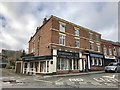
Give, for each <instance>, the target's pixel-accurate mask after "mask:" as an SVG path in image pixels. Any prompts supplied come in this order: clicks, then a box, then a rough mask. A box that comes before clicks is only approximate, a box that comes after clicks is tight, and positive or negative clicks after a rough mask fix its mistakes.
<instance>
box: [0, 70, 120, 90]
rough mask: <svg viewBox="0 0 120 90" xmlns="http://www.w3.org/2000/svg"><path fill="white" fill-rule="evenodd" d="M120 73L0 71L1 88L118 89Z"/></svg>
mask: <svg viewBox="0 0 120 90" xmlns="http://www.w3.org/2000/svg"><path fill="white" fill-rule="evenodd" d="M119 74H120V73H97V74H86V75H79V76H78V75H77V76H64V77H63V76H59V77H56V76H50V77H49V76H40V75H35V76H28V75H21V74H15V73H14V72H11V71H9V70H6V69H3V70H2V77H1V78H0V81H1V83H2V87H3V88H118V87H119V86H120V84H119V83H120V80H119V77H120V75H119Z"/></svg>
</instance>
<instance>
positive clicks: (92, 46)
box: [90, 42, 94, 50]
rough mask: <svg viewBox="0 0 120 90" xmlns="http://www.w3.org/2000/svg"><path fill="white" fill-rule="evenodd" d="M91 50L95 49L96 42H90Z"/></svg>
mask: <svg viewBox="0 0 120 90" xmlns="http://www.w3.org/2000/svg"><path fill="white" fill-rule="evenodd" d="M90 50H94V43H92V42H90Z"/></svg>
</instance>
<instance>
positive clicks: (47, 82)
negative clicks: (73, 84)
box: [34, 79, 53, 83]
mask: <svg viewBox="0 0 120 90" xmlns="http://www.w3.org/2000/svg"><path fill="white" fill-rule="evenodd" d="M34 80H35V81H41V82H47V83H53V82H51V81H46V80H37V79H34Z"/></svg>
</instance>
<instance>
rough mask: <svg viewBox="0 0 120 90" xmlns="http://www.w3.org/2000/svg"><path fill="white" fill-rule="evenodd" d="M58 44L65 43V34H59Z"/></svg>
mask: <svg viewBox="0 0 120 90" xmlns="http://www.w3.org/2000/svg"><path fill="white" fill-rule="evenodd" d="M59 44H60V45H65V35H61V34H60V35H59Z"/></svg>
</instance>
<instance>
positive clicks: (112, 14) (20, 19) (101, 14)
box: [0, 2, 118, 50]
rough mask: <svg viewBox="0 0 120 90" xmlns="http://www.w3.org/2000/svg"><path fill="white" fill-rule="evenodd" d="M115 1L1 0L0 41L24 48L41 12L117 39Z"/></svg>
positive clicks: (15, 47)
mask: <svg viewBox="0 0 120 90" xmlns="http://www.w3.org/2000/svg"><path fill="white" fill-rule="evenodd" d="M117 5H118V4H117V2H116V3H115V2H112V3H108V2H99V3H98V2H96V3H94V2H32V3H30V2H8V3H7V2H6V3H5V2H4V3H0V9H1V12H0V28H2V29H1V30H0V34H1V36H0V43H2V47H1V48H0V49H2V48H4V49H14V50H16V49H17V50H18V49H26V48H28V41H29V39H30V37H31V36H32V35H33V34H34V33H35V31H36V28H37V27H38V26H40V25H41V24H42V21H43V18H44V17H45V16H50V15H55V16H58V17H60V18H63V19H65V20H68V21H70V22H73V23H75V24H78V25H80V26H83V27H86V28H89V29H91V30H93V31H96V32H99V33H101V34H102V37H103V38H105V39H109V40H113V41H117V40H118V37H117V35H116V36H115V34H116V32H118V28H117V27H118V23H117V20H118V18H117V17H118V13H117V11H118V6H117Z"/></svg>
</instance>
